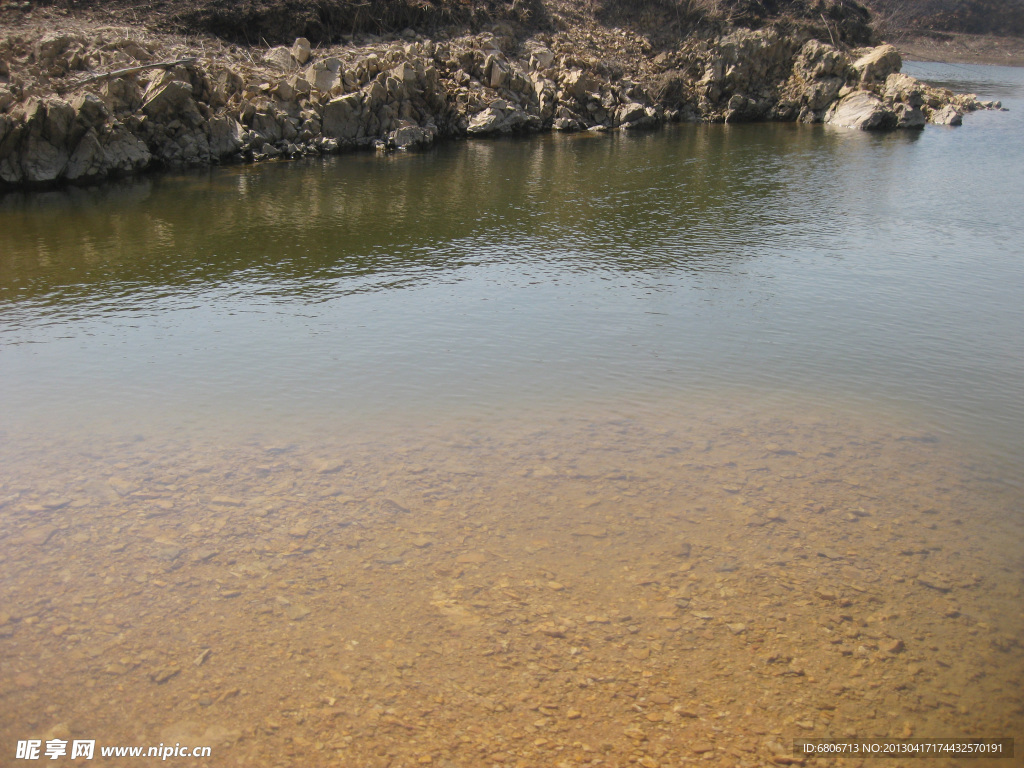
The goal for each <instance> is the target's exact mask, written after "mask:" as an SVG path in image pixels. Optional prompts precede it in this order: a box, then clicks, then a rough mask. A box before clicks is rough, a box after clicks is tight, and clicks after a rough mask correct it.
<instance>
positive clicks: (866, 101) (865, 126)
mask: <svg viewBox="0 0 1024 768" xmlns="http://www.w3.org/2000/svg"><path fill="white" fill-rule="evenodd" d="M898 122H899V118H898V117H897V116H896V113H895V112H893V111H892V110H891V109H889V108H888V107H886V105H885V102H884V101H882V99H880V98H879V97H878V96H876V95H875V94H873V93H871V92H870V91H854V92H853V93H851V94H848V95H846V96H844V97H843V98H841V99H840V100H839V101H837V102H835V103H834V104H833V105H832V106H831V107H830V108H829V110H828V112H827V113H826V115H825V123H826V124H828V125H837V126H840V127H842V128H858V129H860V130H863V131H879V130H887V129H890V128H895V127H896V125H897V123H898Z"/></svg>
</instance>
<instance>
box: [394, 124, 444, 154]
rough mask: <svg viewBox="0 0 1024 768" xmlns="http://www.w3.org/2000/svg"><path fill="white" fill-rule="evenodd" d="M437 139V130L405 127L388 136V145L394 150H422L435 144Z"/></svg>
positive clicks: (415, 126)
mask: <svg viewBox="0 0 1024 768" xmlns="http://www.w3.org/2000/svg"><path fill="white" fill-rule="evenodd" d="M436 138H437V131H436V130H433V129H431V128H423V127H420V126H418V125H405V126H402V127H400V128H398V129H397V130H394V131H392V132H391V133H390V134H388V140H387V143H388V145H389V146H390V147H391V148H393V149H400V150H409V149H422V148H425V147H429V146H430V145H431V144H433V143H434V140H435V139H436Z"/></svg>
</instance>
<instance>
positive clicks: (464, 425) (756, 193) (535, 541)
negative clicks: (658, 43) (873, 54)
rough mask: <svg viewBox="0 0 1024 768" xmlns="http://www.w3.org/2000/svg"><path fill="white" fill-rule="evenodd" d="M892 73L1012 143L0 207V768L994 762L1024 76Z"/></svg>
mask: <svg viewBox="0 0 1024 768" xmlns="http://www.w3.org/2000/svg"><path fill="white" fill-rule="evenodd" d="M911 66H912V65H908V67H907V70H908V71H910V73H911V74H917V72H916V71H911ZM913 66H914V67H915V68H921V70H922V73H924V74H927V75H928V76H929V77H930V78H932V79H933V80H946V81H956V85H957V87H959V88H961V89H965V88H966V89H968V90H976V91H978V92H979V94H980V95H982V96H983V97H985V98H1000V99H1002V100H1003V101H1004V103H1006V104H1007V106H1009V107H1010V108H1011V111H1010V112H1007V113H984V114H976V115H972V116H970V117H968V118H967V120H966V121H965V125H964V126H963V127H962V128H960V129H956V130H946V129H941V128H935V127H930V128H928V129H927V130H925V131H924V132H923V133H920V134H914V135H905V134H899V135H885V136H875V135H868V134H860V133H852V132H845V131H832V130H827V129H824V128H822V127H813V128H811V127H806V126H682V127H679V128H676V129H672V130H668V131H665V132H663V133H657V134H652V135H647V136H639V137H627V136H621V137H619V136H601V137H589V136H580V137H543V138H534V139H530V140H525V141H496V142H472V143H465V144H460V145H456V146H449V147H443V148H439V149H437V150H435V151H432V152H429V153H425V154H423V155H412V156H397V157H389V158H372V157H345V158H338V159H335V160H332V161H328V162H325V163H321V162H319V161H318V162H316V163H309V164H302V163H295V164H287V165H283V164H282V165H265V166H261V167H256V168H232V169H225V170H220V171H216V172H211V173H201V174H188V175H182V176H173V177H159V178H151V179H146V180H142V181H133V182H126V183H122V184H116V185H109V186H106V187H102V188H100V189H98V190H88V191H73V192H69V193H48V194H37V195H31V196H8V197H7V198H3V199H0V254H2V257H0V345H2V346H0V403H2V411H0V418H2V421H0V435H2V441H0V467H3V470H2V474H0V525H2V528H0V530H2V535H0V565H2V567H3V576H2V577H0V589H2V593H0V594H2V598H0V658H2V659H3V662H2V665H0V712H2V713H3V715H4V716H3V717H2V718H0V750H3V751H4V753H8V752H9V753H11V754H12V755H13V752H14V746H13V745H14V744H15V743H16V742H17V741H18V740H22V739H29V738H46V737H48V736H50V735H53V736H56V737H59V738H72V739H73V738H95V739H96V740H97V742H98V744H105V745H112V744H139V745H142V744H146V745H150V744H152V745H156V744H158V743H160V742H164V743H175V742H181V743H186V742H189V743H203V744H207V743H209V744H211V745H213V747H214V749H213V757H212V758H210V759H208V760H207V761H206V762H204V761H202V760H198V761H196V760H186V761H185V762H189V763H195V764H209V765H229V764H239V763H240V764H245V765H252V764H266V765H300V764H301V765H321V764H322V765H338V764H342V765H360V766H363V765H365V766H377V765H379V766H404V765H412V764H418V763H424V764H426V763H427V761H428V760H429V761H430V762H432V763H434V764H439V765H458V766H463V765H465V766H470V765H473V766H475V765H521V766H534V765H537V766H540V765H545V766H546V765H558V764H561V763H565V764H568V765H577V764H580V765H585V764H590V765H608V766H613V765H626V764H628V763H637V764H641V765H644V766H650V765H664V766H668V765H680V764H684V763H687V762H690V761H695V762H698V761H699V762H701V763H708V764H712V765H714V764H721V765H745V764H749V765H762V764H766V763H767V762H770V761H771V760H772V759H773V757H778V756H779V754H780V753H779V750H780V749H782V750H784V751H785V753H786V754H787V755H788V754H790V752H789V750H790V747H791V743H792V740H793V739H795V738H798V737H807V736H816V737H834V738H842V737H848V736H858V737H862V738H874V737H900V736H904V737H919V738H924V737H933V738H940V737H970V736H975V737H981V736H983V737H1017V738H1018V741H1020V739H1021V738H1024V728H1022V725H1024V697H1022V694H1021V691H1022V690H1024V651H1022V649H1021V646H1020V641H1019V638H1020V637H1021V636H1022V630H1024V613H1022V600H1021V598H1022V596H1024V592H1022V588H1024V583H1022V574H1024V569H1022V565H1024V562H1022V558H1021V555H1020V547H1019V542H1020V540H1021V528H1022V524H1024V519H1022V517H1021V514H1020V510H1021V500H1022V498H1021V494H1022V491H1021V486H1020V483H1019V479H1020V477H1021V469H1022V467H1024V450H1022V446H1024V440H1022V438H1024V387H1021V385H1020V382H1021V381H1024V342H1022V339H1024V296H1022V293H1024V291H1022V288H1021V286H1022V284H1024V283H1022V280H1021V278H1022V273H1024V264H1022V251H1021V247H1020V243H1021V242H1024V224H1022V221H1021V219H1020V216H1019V213H1018V212H1019V211H1020V210H1024V174H1021V173H1020V170H1021V165H1022V163H1021V150H1022V148H1021V146H1020V143H1019V136H1020V135H1021V128H1022V119H1024V118H1022V117H1021V115H1022V114H1024V98H1022V95H1024V76H1022V74H1021V72H1022V71H1021V70H1014V69H1001V68H979V67H968V68H965V67H946V68H944V69H943V68H942V67H941V66H940V65H925V64H919V65H913ZM972 84H973V86H972ZM207 651H208V652H207ZM1020 743H1024V742H1020ZM176 760H181V758H178V759H176ZM94 762H96V763H98V764H104V763H103V760H102V759H101V758H99V757H98V758H97V760H96V761H94ZM111 762H116V761H114V760H112V761H111ZM944 762H950V761H942V760H925V761H924V763H921V762H914V763H913V765H924V764H929V763H931V764H942V763H944ZM1017 762H1020V760H1019V758H1018V759H1017ZM851 764H855V762H854V763H851Z"/></svg>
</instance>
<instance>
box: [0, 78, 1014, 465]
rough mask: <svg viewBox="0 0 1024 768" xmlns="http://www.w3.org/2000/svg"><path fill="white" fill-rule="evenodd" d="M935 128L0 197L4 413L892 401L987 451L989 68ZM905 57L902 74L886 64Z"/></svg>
mask: <svg viewBox="0 0 1024 768" xmlns="http://www.w3.org/2000/svg"><path fill="white" fill-rule="evenodd" d="M908 66H916V67H917V68H919V69H920V70H921V73H922V74H928V75H930V76H932V77H933V79H937V80H944V81H952V83H951V84H952V85H955V86H957V87H960V88H968V87H970V88H972V89H973V90H976V91H978V92H980V93H981V94H982V95H984V96H992V97H999V98H1002V99H1003V100H1004V102H1005V103H1006V105H1007V106H1009V107H1010V108H1011V111H1010V112H1008V113H981V114H976V115H972V116H971V117H969V118H968V119H967V121H966V124H965V125H964V126H963V127H962V128H960V129H958V130H943V129H939V128H930V129H928V130H926V131H924V132H923V133H896V134H888V135H874V134H867V133H852V132H845V131H844V132H840V131H832V130H828V129H825V128H822V127H815V128H808V127H802V126H791V125H782V126H697V127H693V126H685V127H680V128H678V129H675V130H671V131H666V132H664V133H658V134H654V135H648V136H637V137H634V136H612V137H605V136H601V137H588V136H582V137H558V136H552V137H544V138H540V139H530V140H525V141H496V142H474V143H466V144H458V145H452V146H446V147H442V148H440V149H438V150H436V151H434V152H430V153H426V154H423V155H411V156H404V155H399V156H395V157H390V158H386V159H379V158H374V157H344V158H339V159H337V160H334V161H331V162H327V163H319V162H316V163H313V164H302V163H298V164H287V165H284V164H282V165H264V166H260V167H255V168H232V169H226V170H216V171H212V172H210V173H203V174H195V175H186V176H174V177H161V178H154V179H146V180H142V181H132V182H125V183H122V184H117V185H111V186H108V187H104V188H101V189H98V190H76V191H71V192H56V193H47V194H35V195H31V196H27V197H22V196H8V197H7V198H5V199H4V201H3V203H2V205H0V253H2V254H3V257H2V265H0V269H2V272H0V343H2V345H3V346H2V350H3V351H2V354H0V366H2V367H0V374H2V376H0V399H2V402H3V403H4V416H3V422H4V427H5V428H6V429H8V430H18V431H29V432H32V431H36V430H38V429H39V428H40V426H41V425H43V424H46V425H49V426H52V427H53V428H57V429H62V430H67V429H74V428H75V427H76V426H77V425H79V424H83V423H84V421H83V420H90V423H91V424H93V426H94V425H95V424H96V423H100V424H117V425H119V426H122V425H123V424H124V422H131V424H132V425H133V426H132V429H133V430H136V431H139V430H141V431H145V430H146V427H147V425H149V424H151V423H154V422H155V421H161V422H176V423H181V424H186V425H189V428H201V427H203V426H210V425H215V427H216V428H217V429H222V428H223V427H224V422H225V421H231V423H232V424H233V425H235V426H239V425H241V426H242V427H243V428H244V427H245V426H247V425H251V424H252V423H253V422H255V421H258V422H260V424H261V426H262V427H263V428H268V427H279V428H283V429H285V430H292V429H294V430H295V431H297V432H299V433H302V431H303V430H305V429H307V428H308V427H309V426H310V425H314V424H323V423H324V421H325V420H326V421H329V422H330V421H335V420H337V421H339V422H348V421H350V420H352V419H357V420H358V419H362V418H367V417H369V418H373V419H377V418H380V417H382V416H385V415H389V416H397V417H399V418H400V419H403V420H407V419H408V418H409V417H410V416H417V415H419V414H424V413H433V414H438V413H439V414H442V415H453V414H454V415H459V414H463V413H473V414H482V415H490V414H496V413H514V412H518V411H520V410H521V409H523V408H526V407H532V406H535V405H552V404H554V405H557V406H559V407H562V406H565V407H570V406H576V405H579V404H581V403H587V404H592V405H595V406H598V407H600V408H605V409H612V410H622V409H624V410H627V411H629V410H632V409H641V410H643V409H655V410H656V409H658V408H659V407H661V404H662V403H664V402H665V401H666V398H667V399H669V400H671V399H672V398H676V397H683V398H702V397H712V398H717V397H719V396H722V395H723V394H724V396H725V397H727V398H733V397H740V398H750V397H757V398H762V399H764V401H765V403H766V407H772V406H771V404H780V405H790V406H791V405H794V404H795V405H799V404H801V403H806V402H814V403H819V404H828V405H830V406H831V405H837V406H838V407H850V408H854V409H856V408H859V407H867V408H878V407H881V408H883V409H891V410H893V411H895V412H908V413H911V414H912V415H913V417H914V418H915V419H921V420H923V422H924V423H927V424H928V425H929V428H931V429H934V430H935V431H937V432H941V433H943V434H956V435H958V436H963V437H967V438H970V439H976V440H978V441H980V442H981V443H983V444H984V445H986V446H987V448H986V450H987V451H991V454H992V458H993V459H1000V460H1008V461H1010V462H1011V463H1013V464H1018V465H1019V462H1020V461H1021V460H1022V459H1024V456H1022V455H1021V453H1020V447H1021V445H1022V441H1021V439H1020V438H1021V435H1022V434H1024V388H1022V387H1021V386H1020V382H1021V381H1024V354H1022V353H1024V301H1022V300H1021V298H1022V296H1021V283H1022V281H1021V274H1022V250H1021V243H1022V242H1024V222H1022V219H1021V216H1020V211H1021V210H1024V175H1022V174H1021V173H1020V170H1021V164H1022V160H1021V154H1022V153H1021V145H1020V135H1021V119H1022V117H1021V114H1022V112H1024V111H1022V110H1021V109H1020V105H1021V104H1022V101H1021V96H1022V90H1021V89H1022V88H1024V85H1022V80H1021V75H1020V70H1015V69H1006V68H977V67H975V68H965V67H962V66H947V67H946V69H942V68H940V67H939V65H926V64H920V65H908ZM913 71H916V70H913Z"/></svg>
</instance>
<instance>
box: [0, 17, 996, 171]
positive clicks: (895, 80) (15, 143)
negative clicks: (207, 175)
mask: <svg viewBox="0 0 1024 768" xmlns="http://www.w3.org/2000/svg"><path fill="white" fill-rule="evenodd" d="M621 34H623V35H626V34H627V33H621ZM211 45H214V50H213V51H212V52H211V51H208V50H207V49H206V43H202V50H201V51H200V50H196V49H195V46H194V45H193V46H192V47H191V48H189V47H188V46H184V45H182V44H177V45H168V44H166V42H165V41H155V42H154V41H152V40H149V41H147V40H146V39H145V38H143V37H139V38H138V39H136V38H134V37H132V36H131V35H126V34H125V32H124V31H123V30H122V31H120V32H118V31H113V30H100V31H94V32H93V33H92V34H81V33H78V34H74V33H65V32H62V31H54V32H51V33H50V34H48V35H46V36H44V37H43V38H42V39H36V40H30V39H22V38H18V37H14V36H11V37H7V38H0V185H3V186H8V187H18V186H30V185H40V184H49V183H54V182H60V181H68V182H77V183H83V182H93V181H97V180H102V179H104V178H107V177H110V176H114V175H124V174H131V173H135V172H139V171H142V170H145V169H148V168H151V167H174V166H188V165H209V164H216V163H224V162H243V161H258V160H264V159H268V158H278V157H295V156H300V155H307V154H325V153H335V152H340V151H345V150H354V149H359V148H376V149H377V150H379V151H389V150H407V149H416V148H422V147H426V146H429V145H430V144H432V143H434V142H435V141H437V140H439V139H448V138H456V137H464V136H485V135H491V134H507V133H512V132H525V131H542V130H552V129H553V130H558V131H581V130H636V129H645V128H652V127H655V126H658V125H660V124H662V123H665V122H675V121H695V122H696V121H711V122H721V121H725V122H741V121H747V122H749V121H758V120H775V121H795V120H799V121H802V122H825V123H830V124H834V125H839V126H848V127H854V128H864V129H890V128H920V127H922V126H923V125H924V124H925V122H933V123H940V124H958V123H959V122H960V120H961V118H962V116H963V114H964V113H965V112H967V111H971V110H974V109H979V108H993V107H998V106H999V105H998V104H996V103H991V102H979V101H978V100H977V98H975V97H974V96H969V95H957V94H953V93H952V92H950V91H947V90H942V89H936V88H931V87H929V86H926V85H924V84H923V83H920V82H918V81H917V80H915V79H913V78H911V77H908V76H906V75H903V74H900V72H899V70H900V67H901V64H902V62H901V60H900V56H899V53H898V52H896V50H895V49H894V48H892V46H880V47H877V48H873V49H867V50H862V51H858V52H854V53H853V54H850V53H847V52H844V51H842V50H839V49H837V48H836V47H834V46H831V45H828V44H826V43H823V42H820V41H818V40H815V39H810V40H801V39H798V38H796V37H794V36H792V35H786V34H783V33H781V32H779V31H777V30H774V29H766V30H758V31H750V30H742V29H741V30H737V31H734V32H732V33H730V34H728V35H725V36H722V37H718V38H714V39H689V40H686V41H684V42H683V45H682V47H680V49H678V50H676V51H663V52H661V53H659V54H657V55H656V56H655V55H652V56H649V57H642V59H640V60H637V61H636V62H635V67H634V68H633V71H622V69H623V68H622V67H617V68H616V67H607V66H602V65H601V63H600V62H599V61H598V60H596V59H595V58H593V57H587V56H583V55H581V54H579V52H578V51H576V50H574V48H573V46H572V45H571V44H569V43H567V42H566V41H565V40H563V39H560V38H559V37H558V36H557V35H547V34H544V35H537V36H534V37H531V38H528V39H525V40H516V39H514V38H511V37H508V36H500V35H495V34H492V33H481V34H477V35H471V36H463V37H456V38H450V39H445V40H439V41H434V40H428V39H426V38H423V37H422V36H420V35H417V34H416V33H414V32H412V31H411V30H407V31H406V32H405V33H404V34H403V35H401V36H396V37H393V38H391V39H381V38H371V39H364V40H360V41H359V44H356V43H355V42H354V41H353V42H350V43H349V44H347V45H342V46H337V47H334V48H331V49H326V50H313V49H312V48H311V46H310V44H309V42H308V41H307V40H305V39H301V38H300V39H298V40H296V41H295V43H294V45H292V46H291V47H285V46H279V47H276V48H271V49H269V50H267V49H262V50H257V49H239V48H235V47H233V46H232V47H227V46H225V45H223V44H220V43H217V42H216V41H214V43H211ZM647 50H648V51H650V48H649V46H648V47H647ZM651 53H652V54H653V52H651Z"/></svg>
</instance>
